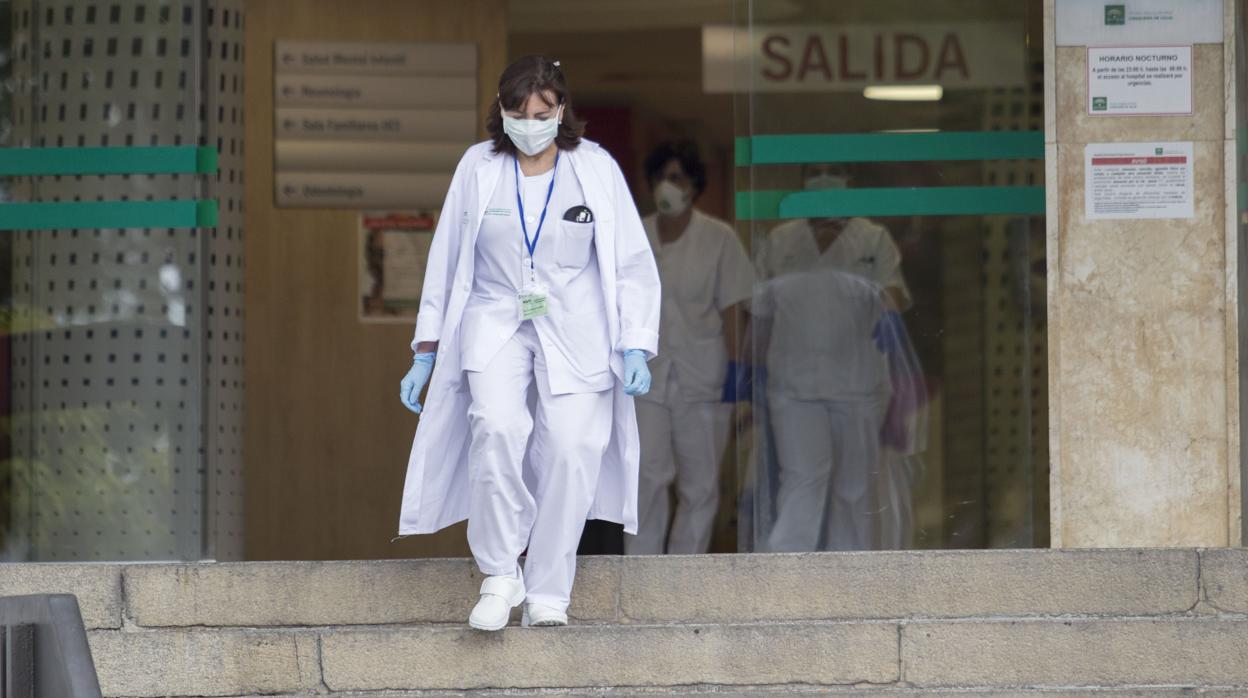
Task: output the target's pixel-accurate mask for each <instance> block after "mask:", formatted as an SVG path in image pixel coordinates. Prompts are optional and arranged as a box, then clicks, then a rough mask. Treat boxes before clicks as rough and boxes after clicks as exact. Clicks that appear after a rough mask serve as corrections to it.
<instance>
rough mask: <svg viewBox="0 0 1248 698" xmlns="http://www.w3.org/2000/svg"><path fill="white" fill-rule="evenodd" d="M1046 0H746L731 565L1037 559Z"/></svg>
mask: <svg viewBox="0 0 1248 698" xmlns="http://www.w3.org/2000/svg"><path fill="white" fill-rule="evenodd" d="M1041 13H1042V3H1041V1H1040V0H1010V1H1008V2H999V1H994V2H987V1H975V2H967V1H965V0H957V1H942V2H931V1H926V0H925V1H923V2H918V1H917V0H916V1H908V0H870V1H866V0H848V1H846V2H838V3H820V2H793V1H791V0H752V1H750V2H742V3H739V5H738V11H737V20H736V23H735V25H734V26H731V27H727V26H725V27H707V28H705V29H704V33H703V39H704V42H705V46H704V50H706V51H707V52H708V53H713V52H716V51H715V47H719V50H718V54H719V55H722V56H724V57H725V59H724V60H723V62H722V65H720V66H719V69H718V70H716V69H714V68H715V67H714V66H710V65H708V66H707V74H706V75H704V80H705V81H706V83H707V85H708V89H712V88H713V87H714V86H715V85H716V84H719V85H724V86H727V85H732V86H733V87H732V88H727V87H725V89H733V90H734V92H735V94H736V99H735V104H736V109H735V113H736V131H737V134H738V137H737V139H736V144H735V164H736V174H735V180H736V187H737V192H736V219H737V226H738V232H739V234H740V235H741V237H742V239H743V240H744V241H745V242H746V243H747V245H748V248H749V254H750V256H751V258H752V260H753V262H754V268H755V274H756V283H755V291H754V294H753V297H752V299H751V301H750V325H749V327H750V331H749V332H748V333H747V334H746V337H747V341H748V343H749V347H748V348H747V350H746V353H747V355H748V356H749V361H748V363H749V364H750V365H751V366H752V368H753V371H752V383H751V387H750V398H751V399H750V405H749V407H748V408H745V407H744V406H741V407H742V408H741V409H739V410H738V412H739V413H740V416H739V418H738V419H737V438H736V441H735V444H736V450H735V458H736V463H737V468H736V474H737V482H736V483H735V484H736V489H737V494H738V496H739V506H738V515H739V519H738V527H737V531H738V548H739V549H741V550H754V551H807V550H872V549H905V548H989V547H1046V546H1047V545H1048V530H1049V527H1048V495H1047V486H1048V448H1047V447H1048V435H1047V410H1048V406H1047V399H1046V389H1047V375H1046V351H1047V349H1046V344H1045V226H1044V191H1043V183H1044V160H1043V158H1044V143H1043V140H1044V139H1043V128H1044V96H1043V72H1042V71H1043V64H1044V62H1043V55H1042V46H1043V44H1042V41H1041V37H1040V35H1039V32H1040V30H1041V26H1042V25H1041Z"/></svg>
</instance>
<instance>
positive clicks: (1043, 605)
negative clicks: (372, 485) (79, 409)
mask: <svg viewBox="0 0 1248 698" xmlns="http://www.w3.org/2000/svg"><path fill="white" fill-rule="evenodd" d="M1197 567H1198V562H1197V552H1196V551H1194V550H1081V551H1040V550H1026V551H977V552H967V551H948V552H894V553H881V552H876V553H811V554H769V555H760V554H735V555H712V556H667V557H659V556H653V557H648V556H646V557H623V558H621V557H609V556H608V557H583V558H581V560H580V566H579V571H578V574H577V585H576V589H575V591H574V594H573V600H572V609H571V615H572V616H573V618H574V619H576V620H580V621H586V622H600V621H615V620H620V621H623V622H637V623H643V624H644V623H661V622H754V621H772V620H776V621H784V620H829V619H904V618H971V617H986V618H991V617H1000V616H1004V617H1026V616H1054V615H1081V616H1116V615H1130V616H1160V615H1168V614H1175V613H1183V612H1186V611H1187V610H1189V609H1190V608H1191V607H1192V606H1193V605H1194V604H1195V603H1196V601H1197V597H1198V593H1197ZM124 580H125V591H126V598H127V602H128V608H127V609H126V613H127V615H128V616H129V617H131V618H133V620H134V621H135V622H136V623H138V624H139V625H142V626H146V627H180V626H195V625H205V626H249V627H264V626H305V625H378V624H396V623H462V622H463V621H464V619H465V618H466V617H467V615H468V612H469V610H470V609H471V607H472V604H473V603H474V602H475V600H476V596H477V590H478V587H479V585H480V580H481V576H480V574H479V573H477V572H475V570H474V568H473V565H472V563H471V561H470V560H469V559H467V558H458V559H446V558H443V559H428V560H385V561H359V562H252V563H208V564H184V565H134V566H127V567H125V570H124ZM864 590H870V593H865V592H864ZM617 603H618V606H619V609H618V611H617Z"/></svg>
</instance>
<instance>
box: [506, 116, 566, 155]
mask: <svg viewBox="0 0 1248 698" xmlns="http://www.w3.org/2000/svg"><path fill="white" fill-rule="evenodd" d="M499 109H500V110H501V109H502V105H499ZM562 116H563V106H562V105H560V107H559V111H557V112H555V116H554V117H553V118H550V119H513V118H511V117H510V116H507V112H503V133H506V134H507V137H508V138H510V139H511V142H512V143H514V144H515V146H516V148H518V149H519V150H520V152H522V153H524V154H525V155H528V156H530V157H532V156H534V155H537V154H538V153H540V152H542V151H543V150H546V148H548V147H549V146H550V144H551V143H553V142H554V141H555V136H556V135H558V134H559V120H560V118H561V117H562Z"/></svg>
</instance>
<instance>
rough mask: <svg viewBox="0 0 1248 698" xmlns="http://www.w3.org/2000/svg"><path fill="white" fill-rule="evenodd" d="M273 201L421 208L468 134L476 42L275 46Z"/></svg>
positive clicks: (430, 203) (436, 197)
mask: <svg viewBox="0 0 1248 698" xmlns="http://www.w3.org/2000/svg"><path fill="white" fill-rule="evenodd" d="M273 60H274V79H273V102H274V106H275V109H274V125H273V130H274V172H275V182H274V200H275V202H276V205H277V206H282V207H302V208H363V207H369V206H386V207H394V208H413V209H419V208H430V207H435V208H436V207H437V206H439V205H440V204H441V202H442V198H443V196H444V195H445V193H446V183H449V181H450V176H451V173H452V172H453V171H454V169H455V163H456V162H457V161H458V159H459V154H461V153H463V151H464V149H465V148H467V147H468V145H469V144H471V143H472V142H473V140H475V137H476V134H477V110H476V105H477V49H476V45H475V44H443V43H379V42H368V43H343V42H307V41H278V42H276V43H275V46H274V53H273Z"/></svg>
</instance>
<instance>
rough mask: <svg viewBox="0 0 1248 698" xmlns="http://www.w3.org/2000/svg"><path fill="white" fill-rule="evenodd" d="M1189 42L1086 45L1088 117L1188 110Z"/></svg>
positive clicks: (1142, 114) (1190, 93)
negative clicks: (1155, 44)
mask: <svg viewBox="0 0 1248 698" xmlns="http://www.w3.org/2000/svg"><path fill="white" fill-rule="evenodd" d="M1192 100H1193V91H1192V47H1191V46H1149V47H1090V48H1088V115H1089V116H1159V115H1170V114H1191V113H1192Z"/></svg>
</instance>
